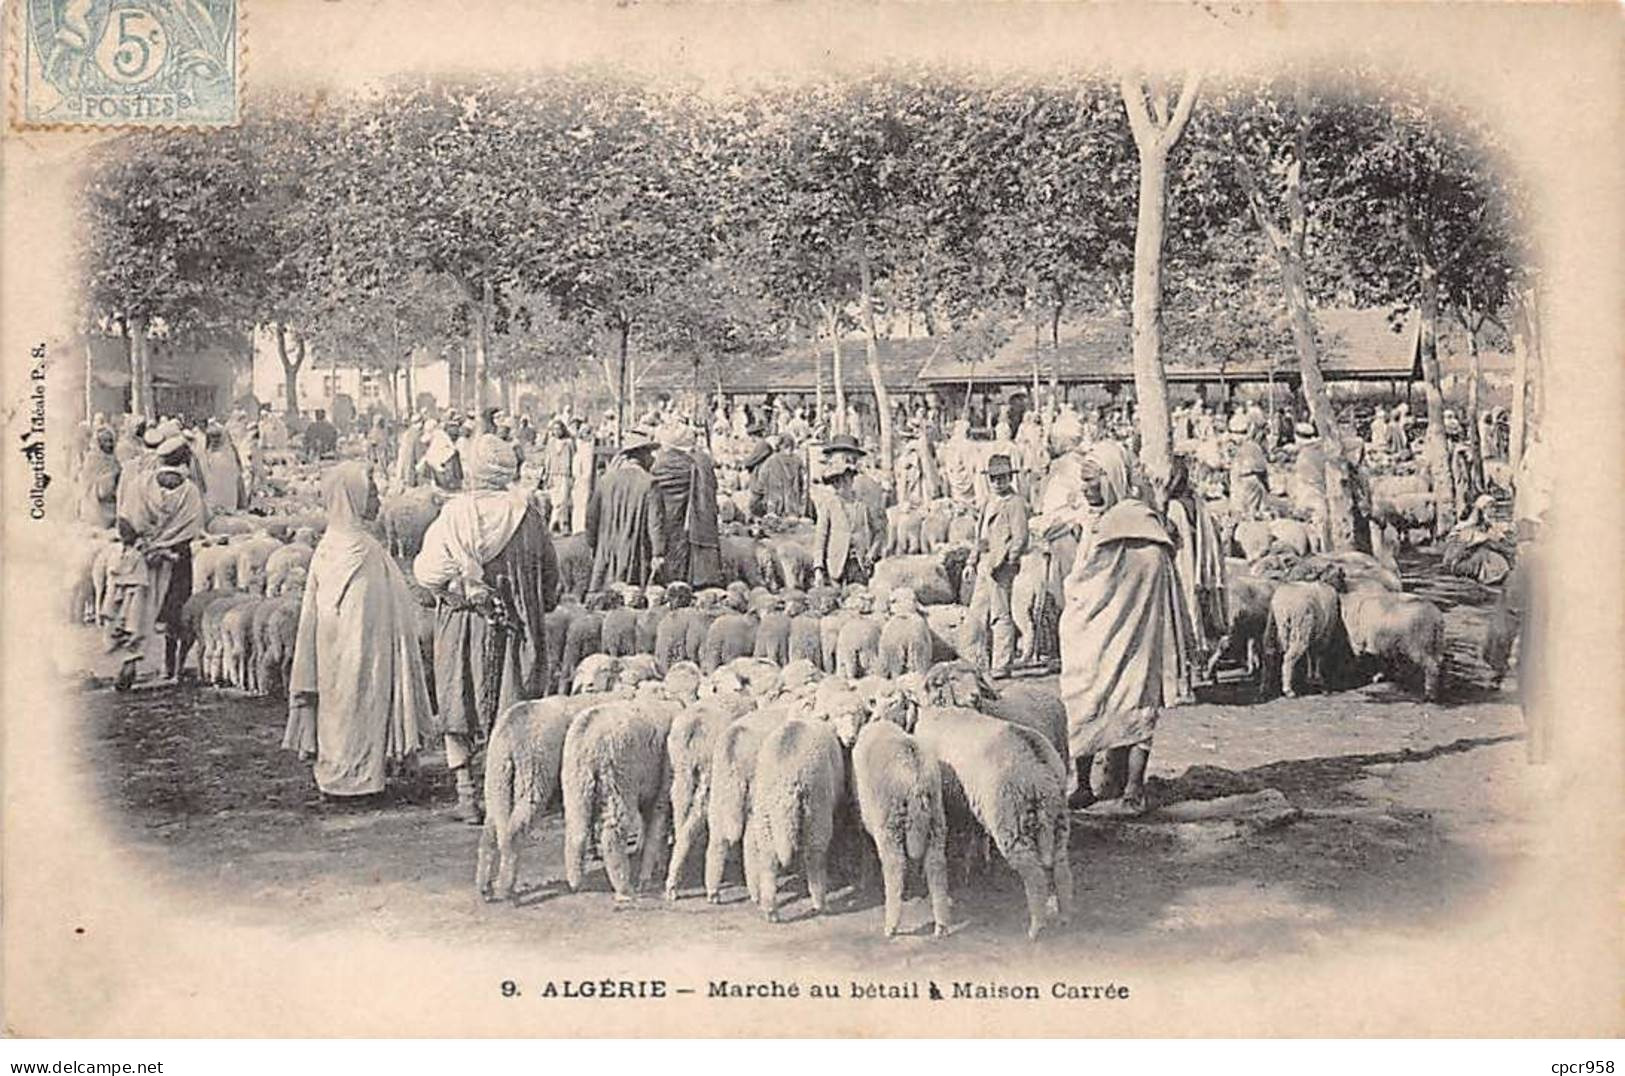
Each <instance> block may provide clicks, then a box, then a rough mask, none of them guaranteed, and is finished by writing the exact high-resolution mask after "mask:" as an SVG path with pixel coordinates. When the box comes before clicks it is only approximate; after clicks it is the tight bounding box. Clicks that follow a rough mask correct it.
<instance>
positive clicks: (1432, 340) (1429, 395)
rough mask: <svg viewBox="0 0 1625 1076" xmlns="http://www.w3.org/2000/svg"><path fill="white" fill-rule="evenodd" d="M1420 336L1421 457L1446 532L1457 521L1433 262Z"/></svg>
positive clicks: (1426, 278) (1424, 280)
mask: <svg viewBox="0 0 1625 1076" xmlns="http://www.w3.org/2000/svg"><path fill="white" fill-rule="evenodd" d="M1420 306H1421V318H1422V324H1421V336H1420V339H1419V340H1418V342H1417V350H1418V352H1419V353H1420V355H1421V360H1422V399H1423V400H1424V401H1426V403H1427V412H1428V426H1427V432H1426V434H1424V435H1423V442H1422V457H1423V460H1424V462H1425V463H1426V464H1427V467H1428V473H1429V475H1431V476H1432V479H1433V514H1434V521H1433V532H1434V534H1435V535H1443V534H1444V533H1445V532H1447V531H1448V530H1449V529H1450V528H1451V527H1453V526H1455V522H1456V483H1455V479H1454V477H1453V476H1452V475H1451V473H1450V447H1449V444H1448V443H1447V442H1446V440H1445V436H1444V390H1443V389H1442V388H1441V387H1440V378H1439V274H1438V270H1437V269H1435V268H1434V267H1433V265H1432V263H1430V262H1427V261H1424V262H1423V263H1422V276H1421V292H1420Z"/></svg>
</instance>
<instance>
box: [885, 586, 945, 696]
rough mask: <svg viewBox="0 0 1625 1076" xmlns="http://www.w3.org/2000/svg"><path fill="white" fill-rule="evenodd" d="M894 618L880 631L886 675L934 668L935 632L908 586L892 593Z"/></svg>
mask: <svg viewBox="0 0 1625 1076" xmlns="http://www.w3.org/2000/svg"><path fill="white" fill-rule="evenodd" d="M889 604H890V608H891V617H890V618H889V619H888V620H887V621H886V623H885V626H884V627H882V628H881V629H880V650H879V666H878V668H877V669H876V671H877V672H879V673H880V675H882V676H901V675H903V674H904V673H910V672H924V671H926V670H927V669H929V668H930V667H931V652H932V643H931V629H930V627H929V626H928V625H927V624H926V622H925V617H924V616H922V615H921V613H920V606H919V603H918V602H917V601H916V600H915V598H914V592H913V591H912V590H909V589H908V588H907V587H898V588H897V589H896V590H894V591H892V593H891V599H890V603H889Z"/></svg>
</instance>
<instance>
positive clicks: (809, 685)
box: [71, 468, 1444, 937]
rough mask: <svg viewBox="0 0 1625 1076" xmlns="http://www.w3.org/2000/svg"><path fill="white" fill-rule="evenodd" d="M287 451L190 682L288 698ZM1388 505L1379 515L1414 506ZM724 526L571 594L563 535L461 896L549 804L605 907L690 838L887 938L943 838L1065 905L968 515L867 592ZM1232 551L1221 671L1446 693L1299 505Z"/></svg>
mask: <svg viewBox="0 0 1625 1076" xmlns="http://www.w3.org/2000/svg"><path fill="white" fill-rule="evenodd" d="M303 470H304V469H302V468H294V469H293V473H291V474H290V475H289V476H288V477H287V478H286V479H285V489H284V490H283V494H284V497H285V499H286V500H287V501H288V502H289V503H288V505H287V506H286V507H285V510H283V511H281V512H280V513H279V514H278V515H276V516H274V517H273V518H270V519H267V518H264V517H253V516H224V517H217V518H215V519H213V520H211V521H210V525H209V531H210V533H209V534H208V535H206V536H205V537H204V538H203V539H201V540H200V541H199V543H198V544H197V547H196V548H195V549H194V554H193V585H194V594H193V596H192V598H191V599H190V601H189V602H188V603H187V606H186V608H185V612H184V614H183V618H182V619H183V627H182V638H181V644H180V646H181V660H182V661H184V660H185V658H186V656H187V654H188V653H189V652H190V651H191V650H192V649H193V648H194V647H195V648H196V650H197V668H198V673H199V677H200V679H201V680H202V681H203V682H205V683H212V684H222V685H229V686H232V687H236V688H239V689H242V690H244V691H247V692H250V693H254V694H275V693H279V692H281V691H284V690H285V689H286V684H287V670H288V668H289V666H290V665H291V662H292V656H293V654H292V651H293V644H294V639H295V637H296V634H297V627H298V619H299V606H300V599H301V595H302V590H303V585H304V573H305V568H306V565H307V564H308V562H309V560H310V557H311V554H312V551H313V548H314V546H315V544H316V540H317V537H318V535H319V532H320V527H321V521H320V519H319V517H313V516H312V515H310V514H309V513H305V514H300V507H301V506H302V505H303V504H304V502H305V501H307V500H309V499H311V498H313V497H314V490H315V485H316V477H315V474H314V471H312V472H311V473H308V474H307V473H303ZM295 487H298V488H295ZM1408 492H1409V491H1402V492H1400V493H1399V494H1397V495H1398V496H1399V497H1400V498H1401V499H1403V498H1404V497H1405V496H1406V495H1407V494H1408ZM440 500H441V498H440V495H439V494H437V493H434V492H433V491H429V490H421V489H420V490H410V491H406V492H404V493H396V494H392V495H390V496H388V497H386V498H384V502H383V510H382V513H381V516H380V529H381V531H382V533H383V536H384V538H385V541H386V544H387V545H388V547H389V548H390V551H391V552H392V553H393V554H394V555H395V556H397V557H398V558H400V559H402V560H403V561H406V562H408V563H409V558H410V557H411V556H413V555H414V554H415V553H416V552H417V549H418V547H419V545H420V544H421V541H422V536H423V532H424V531H425V530H426V529H427V527H428V525H429V523H430V522H431V521H432V520H433V518H434V516H435V514H436V513H437V512H438V510H439V506H440ZM1384 503H1385V504H1389V505H1390V506H1392V505H1393V504H1394V497H1393V496H1387V497H1386V498H1385V501H1384ZM1405 507H1409V502H1408V501H1407V503H1406V506H1405ZM1405 507H1394V508H1393V509H1392V512H1393V513H1397V515H1396V517H1395V520H1389V522H1390V523H1393V522H1395V521H1396V520H1398V521H1409V517H1406V516H1405V515H1404V511H1405ZM725 515H726V513H725ZM1401 529H1402V528H1401ZM723 530H724V533H723V537H722V540H721V542H722V550H721V553H722V561H723V569H724V575H725V577H726V580H727V582H726V585H725V586H721V587H715V588H706V589H701V590H698V591H695V590H694V589H692V588H690V587H688V586H687V585H685V584H682V583H673V584H671V585H668V586H659V585H650V586H647V587H634V586H626V585H617V586H614V587H612V588H610V589H608V590H606V591H603V592H598V593H588V590H587V586H588V576H589V574H590V568H591V552H590V550H588V549H587V547H586V544H585V536H584V535H580V534H577V535H571V536H569V537H565V538H561V539H558V540H557V541H556V543H555V546H556V551H557V555H558V561H559V573H560V580H559V591H560V593H559V595H558V602H557V606H556V608H555V609H554V610H553V611H551V612H550V613H548V614H547V616H546V645H547V646H548V648H549V663H550V664H549V667H550V669H552V670H553V671H554V673H555V677H554V682H553V683H552V684H551V685H550V692H551V693H550V694H549V695H548V697H546V698H542V699H537V700H532V701H528V702H522V703H519V704H517V705H515V706H513V707H512V708H510V709H509V710H508V711H507V712H505V713H503V714H502V715H501V716H500V718H499V720H498V721H497V723H496V726H495V728H494V729H493V730H492V732H491V737H490V741H489V747H488V753H487V760H486V770H485V804H486V823H485V830H484V833H483V835H482V837H481V840H480V845H479V852H478V865H477V870H476V875H477V885H478V888H479V890H480V892H481V893H483V894H484V895H486V896H487V897H496V896H505V897H512V896H513V895H514V894H515V892H516V889H517V870H518V849H519V843H520V838H521V837H522V835H523V834H525V832H526V831H527V829H528V828H529V827H530V825H531V824H532V823H533V822H534V821H535V820H536V818H537V817H538V816H539V815H540V814H541V813H543V812H545V811H547V810H549V809H550V808H551V807H552V806H553V804H554V803H555V802H560V803H562V807H563V814H564V823H565V843H564V864H563V869H564V874H565V878H566V881H567V882H568V883H569V885H570V886H571V888H578V887H579V886H580V884H581V880H582V873H583V870H584V865H585V862H586V856H587V854H588V851H589V849H590V848H595V849H596V851H597V854H598V856H599V857H600V858H601V860H602V862H603V865H604V868H605V871H606V873H607V875H608V877H609V881H610V884H611V886H612V887H613V889H614V891H615V893H616V897H617V899H629V898H630V897H631V896H632V895H633V894H634V893H635V892H636V891H637V890H639V889H640V888H642V887H644V886H647V885H651V884H652V883H653V882H654V880H655V878H656V876H657V874H659V873H660V872H661V869H662V865H664V873H663V878H664V889H665V894H666V896H667V897H668V899H676V897H677V896H678V894H679V892H680V891H681V888H682V882H683V879H684V877H685V872H688V871H689V870H690V869H691V868H693V867H694V866H695V865H696V864H695V863H694V860H695V859H696V858H697V852H698V849H699V848H701V847H703V848H704V855H703V881H704V888H705V892H706V894H707V896H708V898H710V899H711V900H713V901H714V900H716V899H717V898H718V894H719V890H720V887H721V885H722V880H723V877H724V874H725V872H726V870H727V867H728V864H729V861H730V857H732V856H733V855H734V853H735V850H736V849H738V850H739V852H740V854H741V856H742V859H743V869H744V881H745V885H746V888H747V891H748V893H749V894H750V897H751V900H752V901H753V902H756V903H758V904H759V905H760V906H761V908H762V909H763V911H764V912H765V914H766V915H767V916H768V917H769V918H773V917H774V916H775V915H776V908H777V904H778V899H779V897H778V894H779V878H780V874H781V872H783V871H784V870H785V869H786V868H788V867H790V866H791V865H792V864H795V863H798V862H799V865H800V866H801V868H802V872H803V876H804V878H805V880H806V884H807V888H808V891H809V894H810V897H811V903H812V906H813V908H814V909H815V911H816V910H822V909H823V907H824V906H825V903H826V901H827V899H828V892H829V882H828V870H827V865H828V863H829V858H830V854H831V852H832V850H833V851H834V853H835V859H836V865H837V866H838V867H839V868H841V869H843V870H845V872H846V874H847V875H848V880H849V881H851V882H854V883H857V884H866V883H867V882H868V880H869V875H870V874H872V867H873V864H874V861H875V860H876V859H878V862H879V866H880V873H881V879H882V882H883V886H884V891H885V931H886V933H887V934H891V933H895V932H896V931H897V929H898V927H899V917H900V907H901V897H902V889H903V880H904V876H905V874H906V869H907V865H908V864H909V863H911V862H913V863H917V864H920V865H921V866H922V867H923V869H924V876H925V880H926V885H927V888H928V890H929V893H930V896H931V903H932V910H933V918H934V920H935V924H936V929H937V931H938V932H939V933H941V932H943V931H944V930H946V928H947V926H948V924H949V921H950V902H949V898H948V880H949V870H948V861H949V849H950V848H952V849H953V850H954V858H955V860H956V861H957V864H958V865H959V866H960V867H961V868H962V870H961V872H960V873H959V875H958V876H959V877H961V878H963V877H964V874H963V868H965V867H967V866H969V865H970V864H971V862H972V861H973V860H976V859H978V858H981V859H983V860H984V861H985V859H986V854H987V849H988V848H989V847H991V848H996V849H997V850H998V851H999V853H1000V855H1001V856H1002V857H1003V858H1004V860H1005V861H1006V862H1007V863H1009V864H1010V866H1011V867H1012V868H1014V869H1015V871H1016V872H1017V873H1018V874H1019V875H1020V877H1021V879H1022V882H1023V884H1024V887H1025V891H1026V896H1027V903H1028V918H1029V934H1030V935H1031V936H1034V937H1036V936H1037V935H1038V933H1039V931H1040V930H1041V929H1042V927H1043V926H1044V924H1045V922H1046V920H1047V919H1048V918H1049V917H1050V916H1051V915H1054V916H1055V917H1058V918H1060V919H1062V920H1064V919H1065V917H1066V916H1067V914H1068V913H1069V910H1070V905H1071V899H1072V882H1071V875H1070V866H1069V863H1068V858H1067V854H1066V849H1067V835H1068V813H1067V809H1066V794H1067V786H1068V781H1069V776H1070V774H1069V767H1068V765H1067V764H1066V759H1067V755H1068V752H1067V743H1066V719H1065V713H1064V710H1063V708H1062V707H1061V704H1060V700H1059V698H1058V697H1057V695H1056V692H1055V691H1054V690H1053V688H1052V687H1050V688H1047V689H1044V690H1040V689H1039V686H1038V685H1035V684H1033V683H1032V682H1029V681H1022V680H1017V681H1012V682H1009V683H1007V684H1006V685H1005V686H1004V690H1003V692H1002V693H1000V692H995V691H994V690H993V689H992V688H991V686H990V685H989V684H988V682H987V681H986V679H984V678H983V676H982V674H981V672H980V671H979V669H980V668H982V667H985V664H986V660H987V647H988V639H987V626H986V623H985V621H979V620H978V618H976V617H973V616H970V615H968V613H969V610H968V609H967V605H968V604H969V599H970V593H969V589H970V581H969V580H968V579H967V578H966V576H965V572H964V567H965V563H966V559H967V556H968V552H969V548H970V543H971V542H972V541H973V540H974V531H975V518H974V515H973V514H972V513H971V512H970V511H969V510H968V509H966V508H964V507H963V506H958V505H954V504H953V503H951V502H947V501H937V502H932V503H931V504H928V505H925V506H923V507H920V508H899V507H894V508H892V509H890V510H889V511H888V516H887V534H886V539H885V546H886V548H885V552H886V554H887V555H886V556H884V557H883V558H882V559H881V560H879V561H878V562H877V564H876V565H875V569H874V573H873V576H872V578H871V580H870V582H869V584H868V585H867V586H852V585H849V586H846V587H838V586H836V587H830V586H825V587H820V586H814V585H813V579H812V569H811V566H812V551H811V548H810V543H811V534H810V529H809V528H807V527H806V526H805V525H801V526H795V525H791V524H781V523H779V522H778V521H774V520H769V521H767V525H766V526H763V525H761V524H760V523H758V524H756V525H753V526H751V527H750V528H749V530H747V529H746V528H745V526H744V525H743V524H741V523H739V522H736V521H727V520H725V521H724V523H723ZM1225 542H1226V546H1227V548H1228V549H1230V550H1232V551H1235V552H1239V553H1240V554H1241V556H1239V557H1234V558H1230V559H1229V560H1228V561H1227V587H1228V599H1229V600H1228V605H1229V619H1230V622H1229V632H1228V635H1227V636H1226V638H1225V639H1223V640H1222V641H1221V643H1220V646H1219V648H1218V650H1217V651H1216V652H1215V653H1214V654H1213V658H1212V663H1213V664H1214V665H1217V663H1218V662H1219V661H1220V660H1221V658H1223V657H1224V656H1225V655H1226V654H1228V655H1231V656H1235V657H1240V656H1243V655H1244V656H1245V660H1246V664H1247V668H1248V670H1249V672H1255V673H1258V674H1260V686H1261V688H1263V689H1266V690H1268V689H1271V688H1273V687H1274V686H1276V685H1277V684H1278V686H1279V688H1280V690H1282V691H1283V692H1284V693H1285V694H1288V695H1291V694H1293V693H1295V692H1296V691H1297V690H1298V689H1299V687H1300V685H1303V684H1305V683H1307V684H1315V683H1317V682H1318V683H1322V684H1324V682H1325V679H1326V677H1325V670H1326V668H1327V666H1328V663H1331V662H1345V663H1346V662H1349V661H1353V662H1355V663H1360V662H1367V663H1381V664H1382V666H1383V667H1384V668H1385V669H1386V668H1392V667H1393V666H1395V665H1401V666H1409V667H1411V668H1412V669H1414V670H1415V671H1416V672H1418V673H1419V675H1420V678H1421V681H1422V688H1423V693H1424V694H1425V696H1426V697H1427V698H1429V699H1433V698H1436V697H1437V696H1438V692H1439V688H1440V681H1441V677H1442V672H1443V650H1444V640H1443V619H1442V616H1441V614H1440V611H1439V610H1438V608H1437V607H1436V606H1434V605H1432V604H1431V603H1429V602H1427V601H1425V600H1423V599H1421V598H1419V597H1416V596H1414V595H1409V594H1405V593H1404V592H1403V591H1402V589H1401V587H1400V583H1399V579H1398V577H1397V575H1396V574H1395V573H1394V572H1393V571H1392V570H1391V569H1390V568H1389V567H1385V566H1384V564H1382V563H1379V562H1378V561H1377V560H1375V559H1373V558H1371V557H1369V556H1365V555H1362V554H1357V553H1342V554H1327V553H1325V552H1323V551H1321V550H1320V549H1319V548H1318V545H1317V544H1316V543H1315V541H1314V540H1313V535H1312V533H1311V531H1310V529H1309V528H1308V527H1306V526H1305V525H1304V524H1303V523H1302V522H1300V521H1298V520H1295V519H1292V518H1278V519H1273V520H1251V521H1243V522H1241V523H1238V524H1234V525H1226V536H1225ZM107 549H108V539H106V538H105V537H102V538H100V539H97V540H93V541H91V542H89V543H88V544H87V545H86V547H85V548H84V550H82V552H81V555H79V556H78V557H76V558H75V559H74V565H73V567H72V568H71V571H72V573H73V576H74V591H75V595H76V597H75V601H76V603H79V604H80V606H81V611H82V607H83V603H85V602H87V601H94V602H95V603H96V605H99V598H100V587H101V585H102V583H100V582H99V581H98V580H99V579H100V578H101V575H100V573H99V572H98V566H99V565H102V564H103V562H104V560H105V557H106V556H107V552H106V551H107ZM1048 575H1049V564H1048V561H1047V553H1046V552H1045V551H1044V550H1043V549H1042V548H1037V549H1034V550H1033V551H1031V552H1029V553H1028V554H1027V555H1026V556H1025V557H1024V558H1023V561H1022V564H1021V567H1020V570H1019V572H1018V575H1017V579H1016V583H1015V587H1014V595H1013V597H1014V601H1013V605H1014V606H1015V616H1016V621H1017V628H1018V638H1019V643H1018V649H1019V651H1020V653H1021V656H1022V657H1024V658H1033V657H1035V656H1039V655H1044V656H1051V655H1053V654H1054V653H1055V643H1056V639H1055V636H1054V634H1053V633H1054V629H1055V620H1056V614H1057V612H1058V610H1056V609H1055V608H1054V604H1053V601H1051V600H1050V599H1049V598H1048V596H1047V591H1046V586H1045V583H1046V580H1047V578H1048ZM419 596H420V599H421V600H422V608H421V610H420V613H421V616H420V633H419V638H420V643H421V645H422V646H423V648H424V651H425V655H426V657H432V645H433V642H432V640H433V600H432V597H431V596H430V595H429V594H428V593H427V592H426V591H420V594H419ZM94 607H96V606H92V608H94ZM1046 633H1048V634H1047V636H1046ZM1277 660H1278V664H1277ZM432 666H433V663H432V661H428V662H426V667H428V668H430V669H432ZM1210 671H1211V670H1210ZM871 845H872V847H873V848H874V849H875V852H874V853H870V852H869V851H868V848H869V847H871ZM634 850H635V852H636V854H637V856H638V860H639V862H638V867H637V872H636V875H635V876H634V873H633V869H632V866H631V857H632V853H633V851H634Z"/></svg>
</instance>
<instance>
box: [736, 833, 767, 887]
mask: <svg viewBox="0 0 1625 1076" xmlns="http://www.w3.org/2000/svg"><path fill="white" fill-rule="evenodd" d="M740 843H741V848H740V852H739V855H740V858H741V860H742V861H743V869H744V872H745V896H747V897H748V898H750V901H751V902H752V903H755V902H756V901H757V899H758V898H760V896H761V892H762V876H761V870H762V839H761V836H760V835H759V834H757V833H756V831H755V830H754V828H752V827H751V825H750V823H748V822H747V823H746V824H745V836H744V838H743V840H742V841H741V842H740Z"/></svg>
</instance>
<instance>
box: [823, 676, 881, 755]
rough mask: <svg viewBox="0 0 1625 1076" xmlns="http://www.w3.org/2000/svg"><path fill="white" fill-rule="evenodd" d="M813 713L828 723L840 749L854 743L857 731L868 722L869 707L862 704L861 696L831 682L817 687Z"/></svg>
mask: <svg viewBox="0 0 1625 1076" xmlns="http://www.w3.org/2000/svg"><path fill="white" fill-rule="evenodd" d="M813 712H814V714H815V715H816V716H817V717H818V718H819V719H820V720H822V721H827V722H828V723H829V725H830V727H831V728H832V729H833V730H834V732H835V738H836V739H837V740H839V741H840V742H841V746H842V747H851V746H852V745H853V744H854V743H856V742H857V740H858V733H859V731H861V730H862V728H863V726H864V724H865V723H867V722H868V720H869V707H868V706H866V705H865V704H864V701H863V696H861V695H859V694H858V693H857V692H856V691H853V690H852V689H851V688H848V687H846V686H845V685H844V684H840V683H838V682H836V681H832V680H826V681H824V682H823V683H822V684H819V685H818V692H817V694H816V695H815V696H814V699H813Z"/></svg>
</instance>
